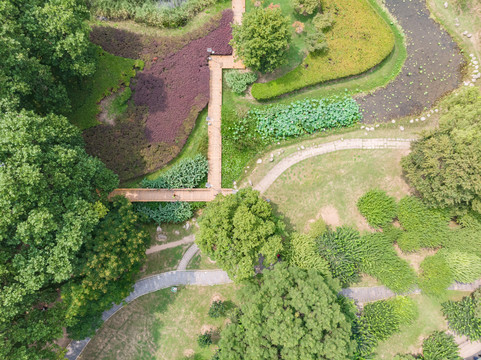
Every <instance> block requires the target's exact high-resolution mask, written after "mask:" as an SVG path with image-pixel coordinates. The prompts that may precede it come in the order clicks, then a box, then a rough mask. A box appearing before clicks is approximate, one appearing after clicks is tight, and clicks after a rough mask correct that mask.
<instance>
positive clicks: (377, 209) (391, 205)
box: [357, 189, 397, 227]
mask: <svg viewBox="0 0 481 360" xmlns="http://www.w3.org/2000/svg"><path fill="white" fill-rule="evenodd" d="M357 208H358V209H359V212H360V213H361V214H362V216H364V217H365V218H366V220H367V222H368V223H369V225H370V226H372V227H380V226H383V225H386V224H387V223H390V222H392V220H393V219H394V218H395V217H396V215H397V205H396V200H395V199H394V198H393V197H392V196H389V195H388V194H386V192H385V191H383V190H380V189H374V190H370V191H368V192H367V193H365V194H364V195H363V196H361V197H360V198H359V200H358V201H357Z"/></svg>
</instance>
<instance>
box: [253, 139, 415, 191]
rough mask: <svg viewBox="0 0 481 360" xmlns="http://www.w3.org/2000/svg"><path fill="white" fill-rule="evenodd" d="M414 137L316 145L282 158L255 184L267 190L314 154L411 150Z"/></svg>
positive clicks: (257, 188)
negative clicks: (342, 151) (360, 150)
mask: <svg viewBox="0 0 481 360" xmlns="http://www.w3.org/2000/svg"><path fill="white" fill-rule="evenodd" d="M411 141H413V139H346V140H337V141H332V142H328V143H324V144H320V145H316V146H313V147H310V148H307V149H304V150H300V151H297V152H296V153H294V154H292V155H289V156H287V157H285V158H284V159H282V160H281V161H280V162H279V163H277V164H276V165H274V167H273V168H272V169H271V170H270V171H269V172H268V173H267V175H266V176H264V178H262V180H261V181H259V183H257V184H256V185H255V186H254V189H255V190H259V191H260V192H261V193H263V192H264V191H266V190H267V189H268V188H269V186H271V185H272V184H273V183H274V181H276V179H277V178H278V177H279V176H281V174H282V173H283V172H284V171H286V170H287V169H289V168H290V167H291V166H292V165H295V164H297V163H298V162H301V161H303V160H306V159H309V158H311V157H314V156H319V155H323V154H328V153H331V152H334V151H338V150H349V149H402V150H409V148H410V146H411Z"/></svg>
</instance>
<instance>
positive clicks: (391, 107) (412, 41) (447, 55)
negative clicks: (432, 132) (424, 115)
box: [357, 0, 464, 123]
mask: <svg viewBox="0 0 481 360" xmlns="http://www.w3.org/2000/svg"><path fill="white" fill-rule="evenodd" d="M385 5H386V7H387V8H388V10H389V11H390V12H391V13H392V14H393V15H394V17H396V19H397V20H398V22H399V24H400V25H401V27H402V28H403V29H404V33H405V35H406V43H407V51H408V57H407V59H406V62H405V63H404V67H403V69H402V72H401V74H400V75H399V76H398V77H397V78H396V79H395V80H394V81H392V82H391V83H389V84H388V85H387V86H386V87H384V88H382V89H379V90H377V91H375V92H374V93H372V94H369V95H365V96H360V97H359V98H358V99H357V101H358V103H359V104H360V106H361V109H362V110H363V117H364V122H368V123H370V122H385V121H390V120H391V119H395V118H399V117H404V116H411V115H415V114H418V113H419V112H421V111H422V110H424V109H425V108H430V107H431V106H432V105H433V104H434V103H435V102H436V101H437V100H438V99H439V98H440V97H442V96H443V95H445V94H446V93H448V92H450V91H452V90H454V89H456V88H457V87H458V86H459V85H460V83H461V80H462V74H461V69H462V66H463V64H464V60H463V57H462V55H461V54H460V52H459V48H458V46H457V44H456V43H455V42H454V41H453V39H452V38H451V37H450V36H449V35H448V33H447V32H446V31H444V30H443V29H442V28H441V26H440V25H439V24H437V23H436V22H435V21H434V20H433V19H431V18H430V17H429V16H430V14H429V10H428V9H427V8H426V4H425V2H424V0H410V1H405V2H400V1H398V0H386V1H385Z"/></svg>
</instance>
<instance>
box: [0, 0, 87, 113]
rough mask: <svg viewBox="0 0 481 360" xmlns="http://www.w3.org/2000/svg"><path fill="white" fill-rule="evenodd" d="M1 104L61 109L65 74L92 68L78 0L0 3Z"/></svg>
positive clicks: (65, 105)
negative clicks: (0, 27) (0, 25)
mask: <svg viewBox="0 0 481 360" xmlns="http://www.w3.org/2000/svg"><path fill="white" fill-rule="evenodd" d="M0 18H1V19H2V31H1V32H0V43H1V44H2V46H1V47H0V62H1V64H2V66H1V67H0V80H1V83H2V86H1V87H0V103H1V102H2V101H9V102H10V103H13V104H14V105H15V106H18V108H19V109H20V108H25V109H28V110H35V111H37V112H39V113H42V114H46V113H48V112H50V111H54V112H57V113H59V112H61V113H63V112H65V110H67V109H68V108H69V100H68V97H67V92H66V88H65V83H66V82H67V79H69V78H71V77H76V76H87V75H91V74H93V73H94V71H95V62H94V57H93V54H94V53H93V49H92V47H91V44H90V41H89V31H90V30H89V26H88V25H87V23H86V22H85V20H87V19H88V18H89V12H88V9H87V7H86V6H85V5H84V2H83V1H82V0H28V1H14V0H2V1H1V2H0Z"/></svg>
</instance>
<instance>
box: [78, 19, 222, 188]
mask: <svg viewBox="0 0 481 360" xmlns="http://www.w3.org/2000/svg"><path fill="white" fill-rule="evenodd" d="M231 21H232V11H231V10H226V11H224V12H223V13H222V14H219V16H216V17H214V18H213V20H212V21H210V22H209V23H207V24H205V25H204V26H202V27H201V28H199V29H196V30H195V31H193V32H191V33H188V34H185V35H181V36H172V37H165V38H158V37H157V38H155V37H151V36H145V35H142V36H141V35H138V34H134V33H131V32H128V31H125V30H119V29H115V28H112V27H108V26H101V27H94V29H93V32H92V36H91V38H92V40H93V41H94V42H95V43H97V44H99V45H101V46H102V47H103V48H104V49H105V50H107V51H109V52H111V53H113V54H115V55H120V56H124V57H130V58H140V59H142V60H144V61H145V63H146V66H145V70H144V71H143V72H142V73H139V74H138V76H137V77H136V79H135V81H134V82H133V84H132V85H131V88H132V89H133V96H132V100H133V101H130V103H129V108H128V110H127V113H126V114H125V116H123V117H121V118H120V119H116V121H115V124H102V125H99V126H96V127H94V128H91V129H88V130H87V131H85V132H84V139H85V141H86V144H87V151H88V152H89V153H90V154H91V155H94V156H98V157H99V158H100V159H101V160H102V161H103V162H104V163H105V164H106V165H107V166H108V167H109V168H110V169H112V170H113V171H115V172H116V173H117V174H118V175H119V176H120V178H121V180H122V181H126V180H129V179H133V178H136V177H139V176H141V175H144V174H146V173H150V172H152V171H155V170H156V169H158V168H160V167H162V166H163V165H165V164H166V163H168V162H169V161H170V160H172V159H173V158H174V157H175V156H176V155H177V154H178V153H179V152H180V151H181V149H182V147H183V146H184V144H185V142H186V140H187V138H188V136H189V134H190V133H191V131H192V129H193V127H194V125H195V120H196V119H197V116H198V115H199V113H200V111H201V110H202V109H203V108H205V107H206V105H207V102H208V99H209V67H208V59H207V57H208V55H209V53H208V52H207V51H206V50H207V48H211V49H212V50H213V51H215V53H216V54H230V53H231V52H232V49H231V47H230V46H229V45H228V43H229V40H230V39H231V28H230V22H231Z"/></svg>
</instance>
